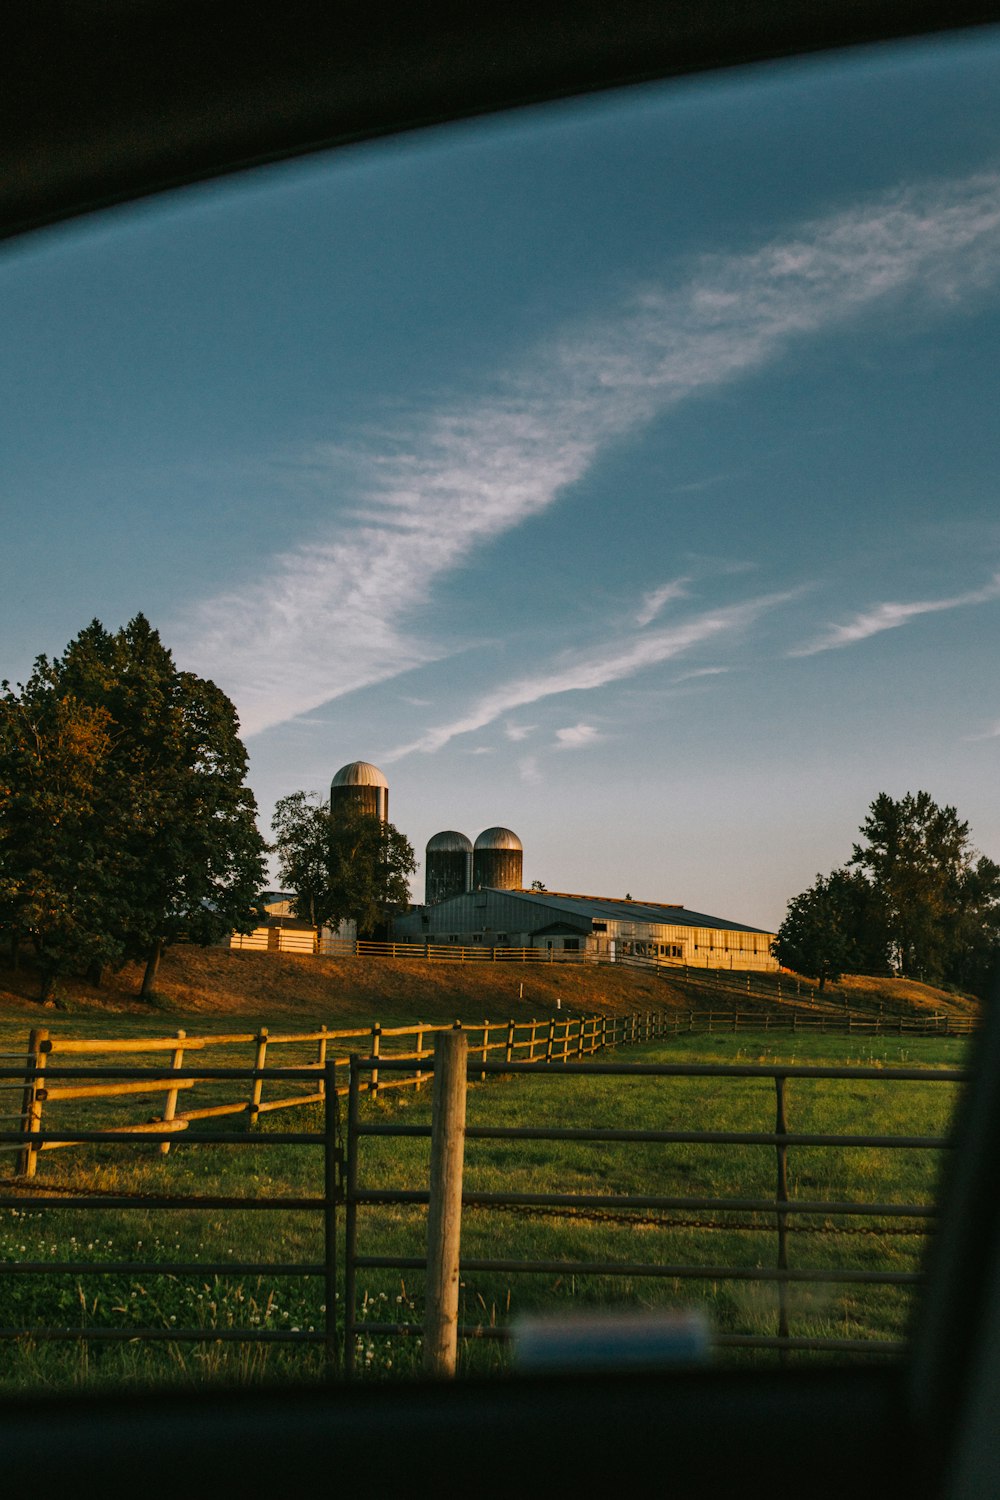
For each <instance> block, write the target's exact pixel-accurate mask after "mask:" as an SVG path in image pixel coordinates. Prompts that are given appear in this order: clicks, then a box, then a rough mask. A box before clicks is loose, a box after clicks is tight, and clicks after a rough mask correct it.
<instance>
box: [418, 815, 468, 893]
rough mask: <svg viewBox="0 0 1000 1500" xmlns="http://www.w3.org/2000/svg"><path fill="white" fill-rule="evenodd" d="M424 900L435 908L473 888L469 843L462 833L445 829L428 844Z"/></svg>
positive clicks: (452, 829)
mask: <svg viewBox="0 0 1000 1500" xmlns="http://www.w3.org/2000/svg"><path fill="white" fill-rule="evenodd" d="M426 859H427V862H426V864H425V866H424V869H425V871H426V876H425V882H426V883H425V886H424V901H425V902H426V904H427V905H428V906H434V905H436V904H437V902H438V901H445V900H446V899H447V898H448V897H449V896H461V895H463V894H464V893H465V892H466V891H467V890H469V889H470V888H471V886H472V844H471V842H470V840H469V839H467V838H466V837H465V834H464V833H456V832H455V830H454V828H447V829H445V831H444V832H443V833H436V834H435V835H434V837H433V838H432V839H429V840H428V842H427V856H426Z"/></svg>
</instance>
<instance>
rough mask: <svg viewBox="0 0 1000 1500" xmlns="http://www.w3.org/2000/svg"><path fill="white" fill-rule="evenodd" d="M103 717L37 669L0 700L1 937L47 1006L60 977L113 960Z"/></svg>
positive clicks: (113, 885) (52, 674) (113, 891)
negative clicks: (30, 950) (33, 976)
mask: <svg viewBox="0 0 1000 1500" xmlns="http://www.w3.org/2000/svg"><path fill="white" fill-rule="evenodd" d="M111 738H112V725H111V721H110V718H109V716H108V714H107V713H106V712H105V711H104V710H103V709H100V708H94V707H92V706H90V705H88V704H86V703H82V702H80V701H79V700H78V699H76V698H74V697H72V696H71V695H67V694H66V693H64V692H63V691H62V690H61V686H60V683H59V676H58V672H57V670H56V669H55V668H54V667H53V666H52V665H51V664H50V663H49V662H47V661H45V660H44V659H40V660H39V661H38V662H37V663H36V665H35V670H34V672H33V673H32V675H31V677H30V679H29V681H28V682H27V684H25V685H24V686H22V687H20V690H19V691H14V690H12V689H11V688H10V686H9V685H8V684H7V683H4V684H3V687H2V691H0V928H3V929H5V930H6V932H7V934H8V937H9V939H10V944H11V948H12V950H13V953H14V957H15V962H16V961H17V955H18V952H19V948H20V945H21V943H22V942H23V941H26V940H30V941H31V942H32V944H33V946H34V949H35V954H36V959H37V964H38V970H39V973H40V976H41V998H42V999H43V1000H45V999H47V998H48V997H49V995H50V994H51V992H52V989H53V987H54V985H55V982H56V978H57V976H58V975H59V974H60V973H63V972H65V971H66V970H67V969H69V968H73V967H75V966H77V965H79V964H80V963H81V962H83V963H86V964H91V965H93V964H96V965H103V964H105V963H108V962H113V961H116V960H119V959H120V958H121V957H122V956H123V948H122V944H121V942H120V941H119V939H118V938H117V937H116V936H115V935H114V933H113V932H112V930H111V928H112V926H113V925H114V921H115V918H120V917H121V910H120V902H121V892H120V890H119V889H118V883H117V880H116V871H115V869H114V866H113V862H112V861H111V860H110V859H109V858H108V851H107V848H106V844H105V838H104V832H105V816H104V814H105V792H104V787H105V766H106V763H107V758H108V755H109V753H110V748H111Z"/></svg>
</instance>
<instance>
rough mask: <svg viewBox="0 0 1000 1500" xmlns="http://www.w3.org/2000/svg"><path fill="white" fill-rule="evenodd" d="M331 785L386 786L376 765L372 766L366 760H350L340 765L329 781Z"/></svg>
mask: <svg viewBox="0 0 1000 1500" xmlns="http://www.w3.org/2000/svg"><path fill="white" fill-rule="evenodd" d="M330 785H331V786H388V785H389V783H388V781H386V779H385V777H384V776H383V774H382V772H381V771H380V770H379V768H378V766H373V765H372V763H371V761H368V760H352V761H351V762H350V764H349V765H346V766H341V768H340V770H339V771H338V772H337V774H336V776H334V778H333V780H332V781H331V783H330Z"/></svg>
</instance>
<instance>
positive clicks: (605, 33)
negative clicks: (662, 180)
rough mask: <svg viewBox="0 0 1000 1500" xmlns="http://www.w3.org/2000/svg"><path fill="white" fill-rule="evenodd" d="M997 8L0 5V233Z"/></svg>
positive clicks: (301, 0) (988, 16)
mask: <svg viewBox="0 0 1000 1500" xmlns="http://www.w3.org/2000/svg"><path fill="white" fill-rule="evenodd" d="M998 17H1000V4H998V0H989V3H983V0H978V3H976V0H953V3H952V4H950V5H947V6H946V5H943V4H941V3H940V0H935V3H930V0H888V3H887V0H809V3H803V0H728V3H726V0H628V3H624V4H623V3H621V0H618V3H614V0H508V3H505V4H499V5H497V6H495V7H488V6H486V5H473V4H471V3H469V0H463V3H460V4H456V3H451V4H447V5H446V4H441V3H434V0H431V3H429V4H413V5H411V6H408V7H405V8H404V7H399V8H398V9H397V7H396V5H394V4H393V5H387V4H385V3H384V0H382V3H380V0H366V3H356V0H352V3H340V4H337V3H335V0H327V3H323V4H318V3H316V0H280V3H267V4H263V3H260V0H242V3H239V0H7V4H6V5H5V6H4V8H3V13H2V17H0V28H2V35H0V41H2V54H3V57H4V62H3V73H4V77H3V82H2V90H0V98H2V104H0V108H2V111H3V125H2V129H0V184H2V195H0V236H5V235H10V234H13V233H17V232H18V231H22V230H24V229H28V228H32V227H36V226H39V225H42V224H46V223H51V222H53V221H56V220H59V219H62V218H65V217H67V216H70V215H73V214H77V213H80V212H84V211H86V210H88V209H93V208H97V207H101V206H105V205H108V204H111V203H115V202H120V201H123V200H127V199H131V198H135V197H137V196H140V195H143V194H146V193H150V192H155V191H157V190H159V189H163V188H166V187H171V186H176V185H179V184H181V183H186V182H192V181H197V180H199V179H202V178H207V177H212V176H215V175H218V174H219V173H222V172H227V171H232V170H236V169H239V168H241V167H246V166H251V165H257V164H260V163H262V162H266V161H272V160H275V159H280V158H282V157H286V156H292V155H297V154H300V153H302V152H305V151H309V150H314V149H318V148H320V147H327V146H331V145H336V144H338V143H340V144H342V143H345V142H349V141H356V140H360V139H364V138H368V137H372V136H377V135H381V134H385V133H389V132H394V131H400V130H405V129H409V128H412V127H414V126H420V125H427V124H432V123H435V122H441V121H445V120H450V119H454V118H457V117H461V116H470V115H476V114H481V113H483V112H487V111H492V110H497V109H504V108H508V107H511V106H514V105H519V104H525V103H530V102H532V101H539V100H544V99H551V98H556V97H561V96H567V95H572V94H579V93H583V92H587V91H591V90H596V89H605V88H609V87H613V86H615V85H619V84H625V83H634V82H639V81H642V80H648V79H654V78H664V77H669V76H672V75H678V74H683V73H690V72H695V71H701V70H704V69H709V68H718V67H725V66H729V65H734V64H740V63H746V62H751V61H755V60H759V59H763V58H775V57H782V56H786V55H789V54H794V53H803V52H812V51H816V50H818V49H822V48H829V47H839V46H846V45H851V44H855V43H859V42H876V41H881V40H885V39H888V38H892V37H899V36H904V35H911V34H916V33H921V32H926V31H929V30H940V29H942V28H949V29H950V28H955V27H962V26H970V25H976V24H981V23H984V22H989V21H995V20H997V19H998Z"/></svg>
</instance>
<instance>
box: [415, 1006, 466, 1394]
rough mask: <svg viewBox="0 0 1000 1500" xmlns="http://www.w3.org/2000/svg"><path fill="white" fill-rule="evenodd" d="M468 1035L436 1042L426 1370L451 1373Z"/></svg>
mask: <svg viewBox="0 0 1000 1500" xmlns="http://www.w3.org/2000/svg"><path fill="white" fill-rule="evenodd" d="M468 1046H469V1044H468V1038H467V1037H466V1035H465V1033H464V1032H463V1031H441V1032H439V1033H438V1035H437V1037H436V1038H435V1042H434V1104H433V1109H432V1112H431V1170H430V1201H429V1203H428V1207H427V1291H426V1310H425V1313H424V1360H423V1364H424V1374H425V1375H434V1376H438V1377H442V1376H443V1377H450V1376H453V1375H454V1373H455V1363H456V1360H457V1357H458V1277H459V1251H460V1245H461V1236H462V1168H463V1164H464V1160H465V1101H466V1087H467V1086H466V1068H467V1064H468Z"/></svg>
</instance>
